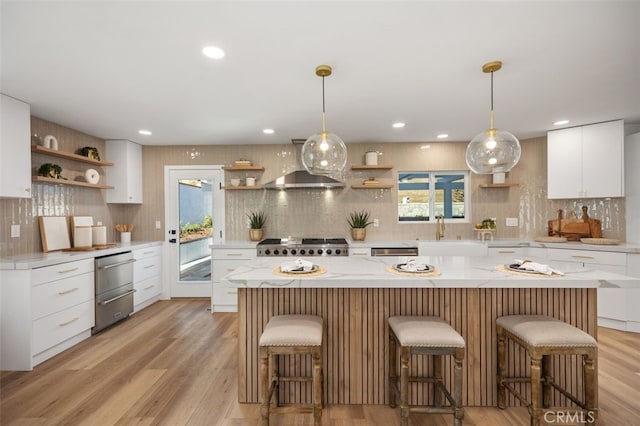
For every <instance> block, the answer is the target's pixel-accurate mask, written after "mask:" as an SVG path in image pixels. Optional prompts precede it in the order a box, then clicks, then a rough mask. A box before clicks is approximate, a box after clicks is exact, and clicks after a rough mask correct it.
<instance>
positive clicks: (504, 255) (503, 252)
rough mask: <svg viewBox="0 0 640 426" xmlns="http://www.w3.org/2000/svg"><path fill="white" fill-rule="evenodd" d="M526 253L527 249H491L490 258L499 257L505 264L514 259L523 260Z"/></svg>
mask: <svg viewBox="0 0 640 426" xmlns="http://www.w3.org/2000/svg"><path fill="white" fill-rule="evenodd" d="M524 253H525V247H489V253H488V254H489V256H492V257H499V258H500V259H504V260H505V262H508V261H513V260H514V259H522V258H523V257H525V256H524Z"/></svg>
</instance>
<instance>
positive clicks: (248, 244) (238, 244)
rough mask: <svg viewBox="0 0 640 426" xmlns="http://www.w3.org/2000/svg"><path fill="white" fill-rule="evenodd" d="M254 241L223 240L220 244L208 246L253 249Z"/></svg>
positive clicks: (213, 248)
mask: <svg viewBox="0 0 640 426" xmlns="http://www.w3.org/2000/svg"><path fill="white" fill-rule="evenodd" d="M256 244H257V242H256V241H242V240H237V241H223V242H221V243H220V244H211V245H209V248H210V249H212V250H216V249H255V248H256Z"/></svg>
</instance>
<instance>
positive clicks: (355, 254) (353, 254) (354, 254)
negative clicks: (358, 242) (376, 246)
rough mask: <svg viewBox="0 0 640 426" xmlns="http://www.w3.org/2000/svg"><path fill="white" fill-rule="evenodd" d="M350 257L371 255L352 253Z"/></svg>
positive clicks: (367, 254)
mask: <svg viewBox="0 0 640 426" xmlns="http://www.w3.org/2000/svg"><path fill="white" fill-rule="evenodd" d="M349 256H369V253H351V254H350V255H349Z"/></svg>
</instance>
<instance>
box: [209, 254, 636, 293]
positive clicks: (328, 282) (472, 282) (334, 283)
mask: <svg viewBox="0 0 640 426" xmlns="http://www.w3.org/2000/svg"><path fill="white" fill-rule="evenodd" d="M304 259H305V260H309V261H312V262H314V263H315V264H317V265H319V266H320V267H321V268H323V269H325V270H326V272H325V273H323V274H320V275H317V274H312V275H310V276H305V275H303V274H296V275H293V274H291V275H288V276H282V275H280V274H277V273H276V272H274V270H277V268H278V267H279V266H280V264H281V263H283V262H290V261H292V260H294V259H292V258H287V259H282V258H273V257H265V258H257V259H255V260H252V261H248V262H247V263H246V264H245V265H242V266H240V267H238V268H237V269H235V270H234V271H233V272H230V273H229V274H227V275H226V276H224V277H223V279H222V282H223V284H224V285H227V286H230V287H238V288H245V287H246V288H262V287H267V288H268V287H299V288H335V287H338V288H411V287H434V288H482V287H485V288H518V287H525V288H538V287H540V288H570V287H577V288H588V287H591V288H597V287H603V288H604V287H608V288H634V287H640V279H639V278H633V277H628V276H625V275H620V274H615V273H611V272H605V271H598V270H595V269H593V268H590V267H583V266H581V264H577V263H568V262H555V261H542V260H540V261H539V262H540V263H546V264H548V265H549V266H551V267H553V268H555V269H557V270H560V271H562V272H564V273H565V275H564V276H557V277H547V276H542V275H540V276H531V275H528V274H527V275H516V274H517V273H511V272H501V271H498V270H497V269H496V267H497V266H499V265H503V264H504V263H505V258H504V256H488V257H463V256H419V257H415V258H414V259H416V261H418V262H422V263H427V264H429V265H434V266H435V267H436V268H437V269H438V270H439V271H440V272H441V274H440V275H439V276H419V275H417V276H414V275H409V274H400V273H396V272H390V271H388V269H387V267H388V266H389V265H394V264H397V263H403V262H406V261H407V257H366V258H364V257H305V258H304ZM532 260H534V261H535V260H536V259H532Z"/></svg>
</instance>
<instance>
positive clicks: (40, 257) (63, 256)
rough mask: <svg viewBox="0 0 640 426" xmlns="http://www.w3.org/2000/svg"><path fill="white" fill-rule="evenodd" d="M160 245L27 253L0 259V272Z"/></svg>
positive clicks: (158, 243) (137, 242) (129, 245)
mask: <svg viewBox="0 0 640 426" xmlns="http://www.w3.org/2000/svg"><path fill="white" fill-rule="evenodd" d="M159 245H162V241H135V242H131V243H130V244H121V243H118V244H117V245H116V246H115V247H110V248H107V249H102V250H90V251H53V252H49V253H42V252H40V253H29V254H23V255H18V256H11V257H4V258H1V259H0V270H13V269H20V270H22V269H33V268H41V267H43V266H50V265H56V264H59V263H67V262H73V261H76V260H83V259H90V258H96V257H100V256H107V255H110V254H115V253H122V252H126V251H130V250H136V249H142V248H147V247H152V246H159Z"/></svg>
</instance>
